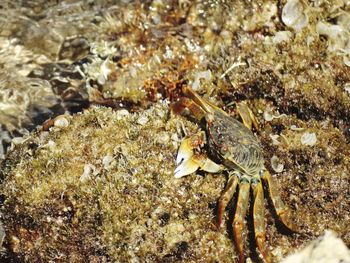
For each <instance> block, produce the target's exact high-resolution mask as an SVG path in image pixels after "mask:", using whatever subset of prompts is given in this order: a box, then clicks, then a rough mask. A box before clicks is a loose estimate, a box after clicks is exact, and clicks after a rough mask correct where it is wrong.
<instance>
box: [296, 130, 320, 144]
mask: <svg viewBox="0 0 350 263" xmlns="http://www.w3.org/2000/svg"><path fill="white" fill-rule="evenodd" d="M300 141H301V144H303V145H308V146H314V145H315V144H316V142H317V138H316V134H315V133H314V132H313V133H308V132H305V133H304V134H303V135H302V136H301V138H300Z"/></svg>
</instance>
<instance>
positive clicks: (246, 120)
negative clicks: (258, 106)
mask: <svg viewBox="0 0 350 263" xmlns="http://www.w3.org/2000/svg"><path fill="white" fill-rule="evenodd" d="M237 111H238V113H239V115H240V116H241V118H242V121H243V124H244V125H245V126H246V127H247V128H248V129H249V130H251V129H252V126H253V125H254V128H255V129H256V130H257V131H258V130H259V125H258V122H257V120H256V118H255V116H254V114H253V112H252V111H251V110H250V109H249V107H248V106H247V104H246V103H245V102H240V103H238V105H237Z"/></svg>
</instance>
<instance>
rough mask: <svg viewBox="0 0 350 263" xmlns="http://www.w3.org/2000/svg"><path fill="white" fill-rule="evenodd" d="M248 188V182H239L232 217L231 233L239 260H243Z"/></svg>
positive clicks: (241, 261)
mask: <svg viewBox="0 0 350 263" xmlns="http://www.w3.org/2000/svg"><path fill="white" fill-rule="evenodd" d="M249 189H250V184H249V183H248V182H244V181H243V182H241V183H240V187H239V192H238V201H237V208H236V213H235V217H234V219H233V234H234V237H235V242H236V246H237V249H238V252H239V262H240V263H243V262H244V242H243V240H244V236H243V228H244V225H245V224H244V220H245V216H246V213H247V209H248V202H249Z"/></svg>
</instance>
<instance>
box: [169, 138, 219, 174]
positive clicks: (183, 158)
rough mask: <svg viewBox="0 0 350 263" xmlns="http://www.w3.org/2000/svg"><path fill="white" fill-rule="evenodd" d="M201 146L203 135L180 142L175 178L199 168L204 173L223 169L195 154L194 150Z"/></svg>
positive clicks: (205, 157)
mask: <svg viewBox="0 0 350 263" xmlns="http://www.w3.org/2000/svg"><path fill="white" fill-rule="evenodd" d="M202 144H203V135H202V134H200V135H196V136H193V137H190V138H187V139H185V140H183V141H182V143H181V145H180V148H179V151H178V154H177V157H176V163H177V164H178V166H177V167H176V169H175V177H176V178H180V177H183V176H185V175H188V174H191V173H193V172H195V171H197V170H198V169H199V168H200V169H201V170H204V171H206V172H210V173H217V172H219V171H221V170H222V169H223V167H222V166H221V165H219V164H216V163H214V162H213V161H212V160H210V159H209V158H208V157H207V156H205V155H204V154H195V153H194V149H195V148H197V147H199V146H201V145H202Z"/></svg>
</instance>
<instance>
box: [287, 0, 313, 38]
mask: <svg viewBox="0 0 350 263" xmlns="http://www.w3.org/2000/svg"><path fill="white" fill-rule="evenodd" d="M282 21H283V23H284V24H285V25H286V26H289V27H291V28H293V29H294V30H295V31H300V30H301V29H302V28H303V27H305V26H307V24H308V17H307V15H306V14H305V6H304V5H303V4H302V3H301V2H300V1H299V0H288V1H287V3H286V4H285V6H284V7H283V9H282Z"/></svg>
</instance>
